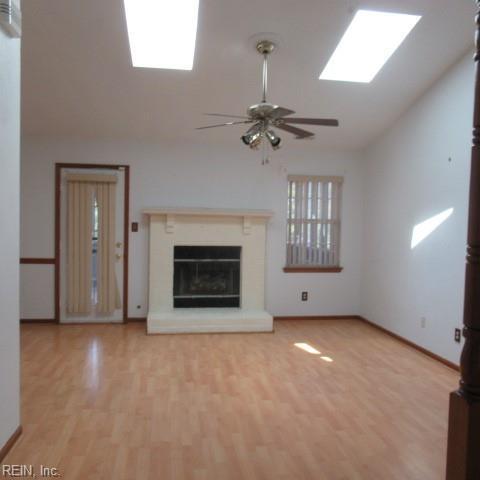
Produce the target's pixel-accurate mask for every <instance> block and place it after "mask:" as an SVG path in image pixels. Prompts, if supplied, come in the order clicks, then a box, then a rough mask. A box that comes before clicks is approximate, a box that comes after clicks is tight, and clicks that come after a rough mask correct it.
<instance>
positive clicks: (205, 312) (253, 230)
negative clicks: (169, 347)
mask: <svg viewBox="0 0 480 480" xmlns="http://www.w3.org/2000/svg"><path fill="white" fill-rule="evenodd" d="M143 213H144V214H145V215H148V217H149V220H150V222H149V224H150V259H149V266H150V268H149V311H148V317H147V331H148V333H194V332H259V331H262V332H265V331H270V332H271V331H272V330H273V318H272V316H271V315H270V314H269V313H268V312H266V311H265V298H264V295H265V293H264V292H265V240H266V227H267V222H268V219H269V218H270V217H271V216H272V215H273V213H272V212H271V211H269V210H240V209H212V208H174V207H161V208H148V209H145V210H143ZM176 245H203V246H206V245H226V246H227V245H230V246H240V247H241V249H242V250H241V251H242V253H241V303H240V308H174V307H173V272H174V266H173V265H174V261H173V260H174V247H175V246H176Z"/></svg>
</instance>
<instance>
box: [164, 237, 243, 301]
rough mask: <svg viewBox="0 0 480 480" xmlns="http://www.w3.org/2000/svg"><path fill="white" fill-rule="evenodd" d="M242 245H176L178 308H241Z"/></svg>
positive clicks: (175, 275) (175, 290)
mask: <svg viewBox="0 0 480 480" xmlns="http://www.w3.org/2000/svg"><path fill="white" fill-rule="evenodd" d="M240 254H241V247H230V246H228V247H227V246H197V245H196V246H175V247H174V274H173V306H174V308H202V307H203V308H208V307H218V308H225V307H227V308H228V307H230V308H238V307H240Z"/></svg>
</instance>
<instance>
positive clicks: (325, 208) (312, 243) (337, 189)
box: [287, 176, 343, 267]
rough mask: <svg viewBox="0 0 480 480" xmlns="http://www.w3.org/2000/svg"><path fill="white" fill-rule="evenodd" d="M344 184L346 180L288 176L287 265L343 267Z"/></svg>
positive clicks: (340, 178)
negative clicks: (342, 200) (341, 236)
mask: <svg viewBox="0 0 480 480" xmlns="http://www.w3.org/2000/svg"><path fill="white" fill-rule="evenodd" d="M342 183H343V178H342V177H310V176H308V177H306V176H289V177H288V221H287V266H306V267H318V266H325V267H338V266H339V264H340V258H339V255H340V210H341V208H340V207H341V189H342Z"/></svg>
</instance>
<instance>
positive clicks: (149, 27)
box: [124, 0, 199, 70]
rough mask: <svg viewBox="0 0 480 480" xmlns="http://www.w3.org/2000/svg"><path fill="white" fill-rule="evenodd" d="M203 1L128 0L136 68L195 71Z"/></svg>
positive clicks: (133, 60)
mask: <svg viewBox="0 0 480 480" xmlns="http://www.w3.org/2000/svg"><path fill="white" fill-rule="evenodd" d="M198 2H199V0H124V3H125V14H126V17H127V29H128V38H129V40H130V52H131V55H132V64H133V66H134V67H144V68H168V69H174V70H191V69H192V67H193V57H194V54H195V40H196V37H197V18H198Z"/></svg>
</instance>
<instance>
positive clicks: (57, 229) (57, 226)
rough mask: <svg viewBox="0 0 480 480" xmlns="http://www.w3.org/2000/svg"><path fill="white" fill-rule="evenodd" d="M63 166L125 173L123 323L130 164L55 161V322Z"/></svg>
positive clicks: (57, 303)
mask: <svg viewBox="0 0 480 480" xmlns="http://www.w3.org/2000/svg"><path fill="white" fill-rule="evenodd" d="M64 168H75V169H82V168H83V169H88V170H93V169H96V170H123V171H124V174H125V182H124V183H125V185H124V198H123V201H124V208H123V214H124V219H123V245H124V250H123V314H122V317H123V323H127V321H128V258H129V255H128V247H129V246H128V234H129V224H130V215H129V210H130V165H116V164H112V165H110V164H101V163H98V164H97V163H55V289H54V292H55V293H54V305H55V322H56V323H60V224H61V216H60V209H61V198H60V187H61V179H62V170H63V169H64Z"/></svg>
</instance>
